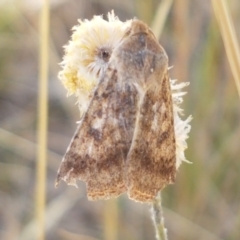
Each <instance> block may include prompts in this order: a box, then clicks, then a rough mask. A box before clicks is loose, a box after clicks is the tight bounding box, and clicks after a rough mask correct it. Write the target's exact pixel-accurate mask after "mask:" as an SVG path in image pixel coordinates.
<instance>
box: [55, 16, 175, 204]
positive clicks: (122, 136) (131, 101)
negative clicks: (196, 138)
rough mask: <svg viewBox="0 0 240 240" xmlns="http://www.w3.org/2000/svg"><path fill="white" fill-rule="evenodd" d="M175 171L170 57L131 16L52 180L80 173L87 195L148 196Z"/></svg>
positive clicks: (145, 198) (72, 179)
mask: <svg viewBox="0 0 240 240" xmlns="http://www.w3.org/2000/svg"><path fill="white" fill-rule="evenodd" d="M175 175H176V144H175V133H174V119H173V107H172V95H171V89H170V82H169V77H168V58H167V55H166V53H165V51H164V49H163V48H162V47H161V46H160V44H159V43H158V42H157V39H156V38H155V36H154V35H153V33H152V32H151V30H150V29H149V28H148V27H147V25H145V24H144V23H143V22H141V21H139V20H133V21H132V24H131V27H130V29H129V30H128V31H126V34H125V36H124V37H123V39H122V42H121V43H120V45H119V46H118V47H117V48H116V49H115V50H114V51H113V52H112V56H111V58H110V60H109V65H108V68H107V70H106V72H105V73H104V76H103V77H102V78H101V79H100V81H99V84H98V86H97V87H96V90H95V92H94V94H93V97H92V100H91V103H90V105H89V108H88V110H87V112H86V113H85V115H84V117H83V119H82V121H81V123H80V125H79V127H78V130H77V132H76V133H75V135H74V138H73V140H72V142H71V143H70V146H69V148H68V150H67V153H66V155H65V157H64V159H63V162H62V163H61V165H60V169H59V171H58V176H57V180H56V183H57V184H58V182H59V181H60V180H61V179H63V180H65V181H66V182H67V183H69V184H75V182H76V180H77V179H80V180H83V181H85V182H86V185H87V192H88V198H89V199H92V200H97V199H108V198H111V197H117V196H118V195H120V194H121V193H123V192H126V191H127V193H128V195H129V197H130V198H131V199H134V200H136V201H140V202H151V201H152V200H153V199H154V198H155V197H156V195H157V192H158V191H160V190H161V189H162V188H163V187H164V186H166V185H167V184H169V183H172V182H174V180H175Z"/></svg>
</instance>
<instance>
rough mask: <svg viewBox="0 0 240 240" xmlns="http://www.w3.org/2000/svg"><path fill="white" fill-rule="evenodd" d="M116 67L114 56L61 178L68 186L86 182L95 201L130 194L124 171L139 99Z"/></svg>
mask: <svg viewBox="0 0 240 240" xmlns="http://www.w3.org/2000/svg"><path fill="white" fill-rule="evenodd" d="M116 66H117V59H115V57H114V56H112V60H110V63H109V67H108V68H107V70H106V72H105V74H104V76H103V77H102V79H101V80H100V82H99V84H98V86H97V87H96V90H95V92H94V95H93V98H92V101H91V103H90V105H89V108H88V110H87V112H86V114H85V116H84V117H83V119H82V121H81V125H80V126H79V129H78V131H77V132H76V134H75V136H74V139H73V141H72V142H71V144H70V146H69V150H68V151H67V153H66V155H65V157H64V160H63V162H62V164H61V166H60V169H59V173H58V177H57V181H60V180H61V179H63V180H65V181H66V182H68V183H71V182H74V181H76V180H77V179H80V180H83V181H85V182H86V185H87V194H88V198H89V199H91V200H97V199H108V198H111V197H117V196H119V195H120V194H121V193H123V192H125V191H126V186H125V181H124V172H123V171H124V169H125V168H124V166H125V160H126V156H127V153H128V151H129V147H130V145H131V140H132V135H133V130H131V129H133V125H134V124H135V115H136V104H137V102H138V101H137V99H136V98H137V97H138V95H137V91H136V89H135V88H134V87H133V86H132V84H129V83H128V82H126V81H125V82H124V79H121V76H119V75H118V73H117V70H116Z"/></svg>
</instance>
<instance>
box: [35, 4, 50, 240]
mask: <svg viewBox="0 0 240 240" xmlns="http://www.w3.org/2000/svg"><path fill="white" fill-rule="evenodd" d="M48 31H49V2H48V0H44V1H43V5H42V10H41V12H40V52H39V57H40V59H39V71H40V72H39V93H38V129H37V135H38V136H37V137H38V149H37V170H36V172H37V173H36V202H35V211H36V220H37V231H36V234H37V236H36V239H39V240H44V239H45V201H46V159H47V119H48V111H47V108H48V105H47V102H48V88H47V78H48Z"/></svg>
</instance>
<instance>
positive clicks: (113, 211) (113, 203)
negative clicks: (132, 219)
mask: <svg viewBox="0 0 240 240" xmlns="http://www.w3.org/2000/svg"><path fill="white" fill-rule="evenodd" d="M117 239H118V202H117V199H110V200H108V201H106V202H105V203H104V240H117Z"/></svg>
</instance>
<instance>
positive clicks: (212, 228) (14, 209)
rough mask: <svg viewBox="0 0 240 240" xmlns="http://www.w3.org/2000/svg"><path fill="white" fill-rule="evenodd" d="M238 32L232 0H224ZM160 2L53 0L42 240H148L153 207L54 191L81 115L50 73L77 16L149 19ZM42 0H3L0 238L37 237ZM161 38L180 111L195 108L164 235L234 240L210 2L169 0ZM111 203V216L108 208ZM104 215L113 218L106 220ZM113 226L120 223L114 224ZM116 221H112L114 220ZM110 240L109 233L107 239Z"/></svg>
mask: <svg viewBox="0 0 240 240" xmlns="http://www.w3.org/2000/svg"><path fill="white" fill-rule="evenodd" d="M227 2H228V4H229V8H230V12H231V15H232V17H233V21H234V25H235V28H236V31H237V36H238V39H240V28H239V23H240V3H239V0H231V1H227ZM158 3H159V1H157V0H149V1H144V0H131V1H129V0H121V1H119V0H104V1H100V0H92V1H88V0H66V1H64V0H62V1H52V4H51V12H50V52H49V54H50V74H49V126H48V129H49V131H48V149H49V152H48V166H47V203H46V204H47V206H46V207H47V210H46V211H47V234H46V236H47V237H46V239H48V240H52V239H53V240H55V239H73V240H74V239H81V240H96V239H106V238H105V234H106V231H108V230H109V229H110V231H111V229H112V228H113V230H114V231H115V232H117V236H118V238H117V239H118V240H150V239H155V232H154V228H153V225H152V221H151V217H150V213H149V209H150V206H148V205H144V204H139V203H135V202H133V201H131V200H129V199H128V198H127V197H126V196H121V197H120V198H118V199H117V200H116V201H115V202H114V203H113V201H98V202H89V201H88V200H87V199H86V193H85V185H84V183H79V189H76V188H74V187H67V185H66V184H65V183H61V184H60V186H59V187H58V188H57V189H55V188H54V180H55V177H56V173H57V169H58V167H59V164H60V161H61V158H62V156H63V154H64V152H65V150H66V148H67V146H68V144H69V141H70V139H71V137H72V135H73V133H74V131H75V128H76V121H77V120H78V119H79V112H78V108H77V106H76V105H75V100H76V99H75V98H74V97H70V98H66V91H65V89H64V88H63V86H62V85H61V83H60V82H59V81H58V79H57V74H58V71H59V70H60V67H59V65H58V63H59V62H60V61H61V58H62V56H63V48H62V46H63V45H65V44H66V43H67V42H68V40H69V39H70V36H71V28H72V27H73V26H74V25H76V24H77V19H79V18H81V19H84V18H88V19H91V18H92V16H93V15H99V14H104V16H105V17H106V13H107V12H108V11H110V10H112V9H114V10H115V13H116V15H118V16H119V18H120V19H121V20H126V19H130V18H133V17H135V16H136V17H137V18H139V19H141V20H143V21H145V22H146V23H148V24H149V25H151V22H152V21H153V17H154V15H155V13H156V9H157V7H158ZM40 7H41V1H40V0H39V1H34V0H25V1H23V0H22V1H17V0H15V1H14V0H11V1H3V0H1V1H0V239H4V240H12V239H21V240H28V239H36V238H35V237H34V230H33V229H34V228H33V226H34V221H33V218H34V200H35V178H36V177H35V175H36V170H35V165H36V124H37V93H38V82H37V80H38V74H39V72H38V50H39V39H38V38H39V28H38V20H39V18H38V17H39V11H40ZM160 42H161V44H162V45H163V46H164V48H165V49H166V51H167V53H168V55H169V61H170V65H173V66H174V68H173V69H172V70H171V78H177V79H179V81H189V82H190V86H189V87H188V88H187V91H188V94H187V95H186V96H185V101H184V109H185V116H186V117H187V116H188V115H189V114H192V115H193V117H194V119H193V121H192V130H191V133H190V138H189V140H188V145H189V147H188V150H187V151H186V157H187V159H188V160H190V161H192V162H193V164H191V165H190V164H183V165H182V166H181V167H180V170H179V172H178V175H177V181H176V183H175V184H174V185H171V186H168V187H167V188H166V189H165V190H164V191H163V194H162V195H163V206H164V216H165V221H166V227H167V228H168V233H169V239H170V240H171V239H178V240H193V239H204V240H223V239H224V240H225V239H227V240H237V239H240V204H239V202H240V162H239V161H240V124H239V120H240V104H239V96H238V94H237V90H236V87H235V83H234V80H233V76H232V73H231V71H230V67H229V64H228V61H227V57H226V53H225V49H224V46H223V42H222V39H221V35H220V31H219V28H218V25H217V23H216V19H215V16H214V14H213V10H212V5H211V2H210V1H207V0H202V1H198V0H192V1H190V0H175V1H173V5H172V8H171V10H170V13H169V16H168V18H167V21H166V24H165V26H164V29H163V33H162V35H161V38H160ZM113 204H116V206H117V207H118V216H116V209H115V210H114V212H113V214H111V209H114V208H112V207H111V206H113ZM106 216H110V217H111V220H110V221H108V220H107V219H108V218H107V217H106ZM116 223H117V229H115V227H114V226H115V225H114V224H116ZM111 224H113V225H111ZM111 240H115V239H111Z"/></svg>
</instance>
